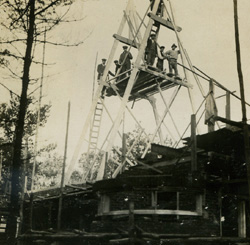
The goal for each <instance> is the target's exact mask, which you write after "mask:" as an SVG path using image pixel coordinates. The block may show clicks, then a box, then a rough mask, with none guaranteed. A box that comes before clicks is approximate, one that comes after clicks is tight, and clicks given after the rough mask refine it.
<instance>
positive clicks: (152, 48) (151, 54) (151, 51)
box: [145, 34, 157, 66]
mask: <svg viewBox="0 0 250 245" xmlns="http://www.w3.org/2000/svg"><path fill="white" fill-rule="evenodd" d="M155 39H156V35H155V34H151V35H150V38H149V39H148V42H147V47H146V50H145V56H146V57H145V58H146V63H147V64H148V65H149V66H153V64H154V62H155V58H156V56H157V42H156V40H155Z"/></svg>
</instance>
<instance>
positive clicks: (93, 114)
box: [64, 0, 192, 184]
mask: <svg viewBox="0 0 250 245" xmlns="http://www.w3.org/2000/svg"><path fill="white" fill-rule="evenodd" d="M152 4H153V6H152ZM150 7H151V10H152V11H151V12H149V9H150ZM159 9H160V11H161V13H160V14H159ZM147 14H148V16H149V21H148V23H147V24H145V23H144V20H145V17H146V16H147ZM166 14H167V8H166V5H165V4H164V1H162V0H155V1H151V6H149V8H148V10H147V12H146V14H145V16H144V18H143V19H141V18H140V17H139V15H138V13H137V12H136V10H135V6H134V3H133V0H129V2H128V5H127V8H126V10H125V11H124V14H123V18H122V20H121V23H120V26H119V29H118V32H117V34H115V35H114V36H113V37H114V43H113V46H112V48H111V52H110V55H109V58H108V60H107V64H106V67H105V71H104V74H103V77H102V78H101V80H100V85H99V86H98V89H97V91H96V92H95V96H94V99H93V102H92V105H91V108H90V110H89V113H88V115H87V118H86V121H85V124H84V126H83V130H82V133H81V135H80V138H79V141H78V143H77V146H76V149H75V152H74V154H73V157H72V159H71V161H70V164H69V165H68V166H67V168H66V171H65V181H64V183H65V184H67V183H68V182H69V180H70V177H71V174H72V172H73V170H74V168H75V166H76V164H77V160H78V157H79V155H80V153H81V152H80V151H81V147H82V144H83V141H84V140H85V139H86V136H87V134H88V132H89V140H88V143H89V147H88V151H92V152H93V153H94V154H95V155H96V156H95V159H94V161H93V162H95V160H96V158H97V155H98V152H99V153H100V152H102V155H103V157H102V160H101V163H100V165H99V168H98V175H97V180H101V179H103V177H104V174H105V166H106V163H107V159H109V153H110V151H111V150H112V148H113V145H114V141H115V138H116V136H117V134H119V127H120V125H121V123H122V119H123V115H124V112H125V111H128V112H129V113H130V114H131V115H132V117H133V118H134V119H135V121H136V122H137V123H138V124H139V122H138V121H137V119H136V117H135V116H134V115H133V113H132V111H131V110H130V109H129V108H128V102H129V101H135V100H138V99H143V98H149V100H150V103H151V104H152V106H153V109H154V115H155V119H156V124H157V126H156V129H155V133H154V135H153V137H152V138H150V139H149V138H148V139H149V144H148V146H147V149H145V152H144V154H143V156H145V154H146V152H147V150H148V148H149V146H150V143H152V141H153V140H154V137H155V136H156V135H157V134H159V136H160V138H161V140H162V136H161V125H162V124H163V123H164V122H163V120H164V118H165V117H166V115H167V114H168V113H170V112H169V109H170V106H171V105H172V103H173V100H174V98H175V96H176V95H177V93H178V91H179V88H180V86H184V87H186V88H188V89H189V88H191V87H192V86H191V85H190V84H189V83H188V82H187V79H186V77H185V78H184V79H176V78H173V77H170V76H168V75H166V74H164V73H161V72H159V71H157V70H155V69H153V68H152V67H148V66H147V65H146V64H145V62H144V54H145V48H146V45H147V40H148V38H149V36H150V35H151V34H152V33H155V34H156V36H157V35H158V32H159V29H160V26H164V27H167V28H169V29H171V30H174V31H175V33H176V35H177V32H179V31H181V28H180V27H177V26H175V24H174V21H171V20H169V19H167V20H166V19H164V18H163V16H164V15H166ZM139 23H140V24H139ZM126 24H127V26H128V28H129V38H126V37H123V36H122V32H123V30H124V28H125V25H126ZM142 26H144V27H145V31H144V33H143V35H142V34H141V30H142V28H141V27H142ZM119 42H122V43H124V44H126V45H128V46H129V50H130V49H131V48H132V47H133V48H136V49H137V50H138V53H137V56H136V59H135V62H134V65H133V68H132V69H131V71H130V72H131V74H130V75H129V76H125V78H123V79H119V81H118V82H116V83H115V82H114V80H115V79H116V78H117V77H116V78H112V79H110V80H109V79H108V72H109V70H110V67H111V64H112V62H113V60H114V55H115V52H116V49H117V47H118V44H119ZM178 43H179V46H180V48H181V47H182V45H180V40H179V38H178ZM182 48H183V47H182ZM143 63H144V64H143ZM120 75H122V74H119V75H118V77H119V76H120ZM125 75H126V74H125ZM122 82H123V83H122ZM124 84H125V86H124ZM104 86H106V87H108V91H109V90H112V94H113V95H115V96H117V97H119V98H120V105H119V110H118V113H117V115H115V117H114V118H112V116H111V114H110V113H109V112H108V108H107V107H106V105H105V101H104V99H102V98H100V94H101V91H102V90H103V87H104ZM174 86H175V87H176V89H175V91H174V95H173V98H172V99H171V100H170V102H169V103H167V102H166V101H165V100H164V104H165V106H166V109H165V111H164V113H163V115H162V116H161V117H160V116H159V115H158V112H157V110H156V107H155V103H154V99H152V95H153V94H155V93H162V91H163V90H166V89H169V88H171V87H174ZM103 110H105V111H106V112H107V113H108V116H109V118H110V120H111V122H112V127H111V129H110V131H109V133H108V135H107V137H106V138H105V142H104V144H103V145H102V146H101V147H100V149H98V148H97V141H96V140H98V136H99V133H100V123H101V116H102V112H103ZM139 125H140V124H139ZM143 133H144V134H145V132H144V131H143V129H142V130H141V134H143ZM120 136H121V135H120ZM95 139H96V140H95ZM136 140H138V139H136ZM104 145H105V150H104V149H103V148H104ZM132 147H133V146H132ZM114 149H115V150H116V151H117V152H118V154H122V153H121V152H120V151H119V149H117V148H114ZM131 150H132V148H130V149H128V152H127V153H126V154H125V157H124V159H123V161H122V162H121V163H120V162H117V169H116V170H115V172H114V173H113V176H112V177H116V176H117V174H118V173H119V171H120V170H121V169H122V168H123V166H124V164H125V163H126V162H128V163H129V164H130V165H134V164H133V163H132V162H131V161H130V160H129V158H128V155H129V153H130V152H131ZM113 160H114V159H113ZM114 161H115V160H114ZM93 164H94V163H93ZM92 167H93V165H92V166H90V167H89V171H88V172H87V173H86V174H85V176H84V178H85V181H86V178H87V175H88V173H90V172H91V170H92Z"/></svg>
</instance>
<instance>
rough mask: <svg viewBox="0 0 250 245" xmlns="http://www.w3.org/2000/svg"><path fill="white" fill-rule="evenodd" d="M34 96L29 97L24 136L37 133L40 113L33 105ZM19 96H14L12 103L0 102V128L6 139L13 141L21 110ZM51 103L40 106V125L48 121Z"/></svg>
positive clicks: (27, 136)
mask: <svg viewBox="0 0 250 245" xmlns="http://www.w3.org/2000/svg"><path fill="white" fill-rule="evenodd" d="M32 101H33V98H30V99H29V103H28V106H27V107H28V109H27V112H26V115H25V125H24V138H30V137H31V136H33V135H34V134H35V129H36V125H37V119H38V113H37V111H36V109H34V108H33V106H32ZM19 105H20V102H19V98H18V97H17V96H15V97H14V96H12V99H11V100H10V104H7V103H2V104H0V118H1V121H0V129H1V130H2V132H1V133H2V135H3V138H4V139H5V141H7V142H13V137H14V133H15V127H16V124H17V115H18V111H19ZM50 108H51V105H47V104H45V105H43V106H42V107H41V108H40V124H39V126H41V127H42V126H44V125H45V123H46V122H47V118H48V116H49V112H50Z"/></svg>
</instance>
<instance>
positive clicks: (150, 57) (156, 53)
mask: <svg viewBox="0 0 250 245" xmlns="http://www.w3.org/2000/svg"><path fill="white" fill-rule="evenodd" d="M176 48H177V46H176V45H175V44H173V45H172V46H171V50H168V51H167V52H164V49H165V47H164V46H160V50H158V43H157V42H156V35H155V34H151V35H150V38H149V39H148V42H147V46H146V50H145V60H146V63H147V65H149V66H153V65H154V62H155V59H156V57H158V59H157V63H156V67H157V68H158V70H159V71H161V72H162V71H163V70H164V60H165V59H167V60H168V65H169V74H172V71H173V70H174V72H175V76H176V77H178V76H179V75H178V69H177V59H178V54H180V50H176Z"/></svg>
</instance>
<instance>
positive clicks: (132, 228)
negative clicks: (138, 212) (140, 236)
mask: <svg viewBox="0 0 250 245" xmlns="http://www.w3.org/2000/svg"><path fill="white" fill-rule="evenodd" d="M129 241H130V243H129V244H130V245H134V244H135V215H134V202H132V201H130V202H129Z"/></svg>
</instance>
